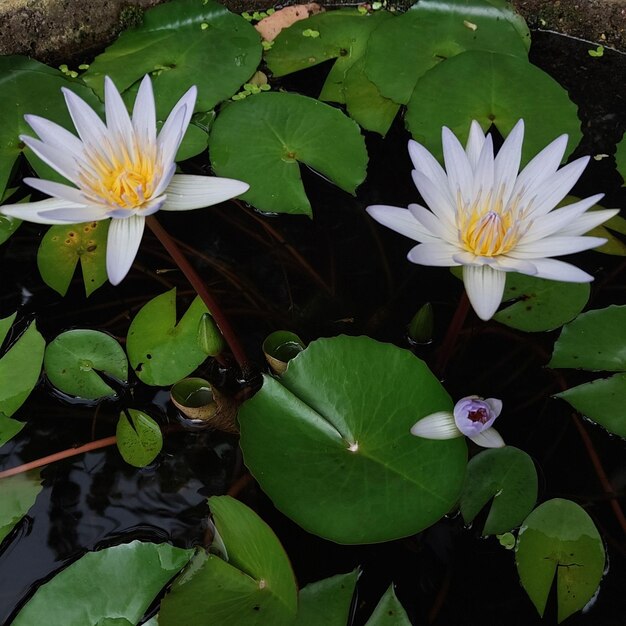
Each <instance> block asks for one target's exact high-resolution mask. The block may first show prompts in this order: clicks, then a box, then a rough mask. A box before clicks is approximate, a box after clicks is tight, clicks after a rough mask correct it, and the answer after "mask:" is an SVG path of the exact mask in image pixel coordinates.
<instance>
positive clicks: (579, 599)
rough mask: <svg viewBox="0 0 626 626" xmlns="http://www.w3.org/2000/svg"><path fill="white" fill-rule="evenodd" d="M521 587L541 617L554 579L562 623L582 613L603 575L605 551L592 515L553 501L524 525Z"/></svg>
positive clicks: (519, 561) (518, 555)
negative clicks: (577, 613)
mask: <svg viewBox="0 0 626 626" xmlns="http://www.w3.org/2000/svg"><path fill="white" fill-rule="evenodd" d="M515 560H516V563H517V571H518V573H519V577H520V581H521V583H522V586H523V587H524V589H525V590H526V593H528V595H529V596H530V599H531V600H532V602H533V604H534V605H535V608H536V609H537V611H538V612H539V615H541V616H543V613H544V611H545V608H546V604H547V602H548V595H549V593H550V588H551V587H552V581H553V579H554V577H555V575H556V591H557V602H558V621H559V623H561V622H562V621H563V620H564V619H566V618H567V617H569V616H570V615H572V613H575V612H576V611H580V609H582V608H583V607H584V606H585V605H586V604H587V602H589V600H590V599H591V598H592V596H593V594H594V593H595V592H596V589H597V588H598V585H599V584H600V580H601V578H602V573H603V571H604V562H605V555H604V546H603V544H602V539H601V537H600V535H599V533H598V531H597V529H596V527H595V525H594V523H593V521H592V520H591V518H590V517H589V515H587V513H586V512H585V511H584V510H583V509H582V508H581V507H580V506H578V505H577V504H575V503H574V502H570V501H569V500H561V499H559V498H555V499H554V500H548V502H544V503H543V504H542V505H540V506H538V507H537V508H536V509H535V510H534V511H533V512H532V513H531V514H530V515H529V516H528V517H527V518H526V520H525V521H524V524H523V526H522V528H521V529H520V533H519V537H518V540H517V548H516V551H515Z"/></svg>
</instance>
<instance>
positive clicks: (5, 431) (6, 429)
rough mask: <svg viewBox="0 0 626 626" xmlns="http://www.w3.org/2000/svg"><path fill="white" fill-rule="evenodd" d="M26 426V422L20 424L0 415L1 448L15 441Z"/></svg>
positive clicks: (2, 414)
mask: <svg viewBox="0 0 626 626" xmlns="http://www.w3.org/2000/svg"><path fill="white" fill-rule="evenodd" d="M24 426H26V423H25V422H18V421H17V420H13V419H11V418H10V417H7V416H6V415H5V414H4V413H0V446H3V445H4V444H5V443H6V442H7V441H10V440H11V439H13V437H15V435H17V434H18V433H19V432H20V431H21V430H22V428H24Z"/></svg>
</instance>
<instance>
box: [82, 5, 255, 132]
mask: <svg viewBox="0 0 626 626" xmlns="http://www.w3.org/2000/svg"><path fill="white" fill-rule="evenodd" d="M261 53H262V47H261V38H260V36H259V34H258V33H257V32H256V30H255V29H254V28H253V27H252V26H251V25H250V24H249V23H248V22H246V20H244V19H243V18H242V17H241V16H239V15H236V14H234V13H231V12H230V11H229V10H228V9H226V7H224V6H222V5H221V4H218V3H217V2H214V1H213V0H207V1H206V2H205V1H204V0H202V1H201V0H173V1H172V2H167V3H165V4H162V5H160V6H157V7H154V8H152V9H150V10H148V11H146V12H145V14H144V19H143V23H142V24H141V25H140V26H138V27H137V28H134V29H131V30H128V31H126V32H124V33H122V34H121V35H120V36H119V38H118V39H117V40H116V41H115V42H114V43H113V44H111V45H110V46H109V47H108V48H107V49H106V50H105V51H104V52H103V53H102V54H100V55H98V56H97V57H96V59H95V60H94V62H93V63H92V64H91V65H90V67H89V69H88V70H87V72H85V73H84V74H83V75H82V78H83V80H84V81H85V82H86V83H87V84H88V85H90V86H91V87H92V88H93V89H94V90H95V91H96V93H97V94H98V95H99V96H100V97H103V93H104V77H105V76H109V77H110V78H111V79H112V80H113V82H114V83H115V84H116V86H117V88H118V89H119V90H120V91H125V90H126V89H128V88H129V87H131V85H133V83H135V82H136V81H138V80H140V79H142V78H143V76H144V75H145V74H151V75H152V77H153V84H154V93H155V100H156V103H157V119H160V120H164V119H165V118H166V116H167V114H168V113H169V111H170V110H171V109H172V108H173V106H174V105H175V104H176V102H177V101H178V99H179V98H180V97H181V96H182V95H183V93H184V92H185V91H187V89H189V87H191V86H192V85H196V86H197V88H198V99H197V102H196V107H195V110H196V111H209V110H211V109H213V108H214V107H215V105H216V104H218V103H219V102H221V101H223V100H226V99H227V98H230V96H232V95H233V94H234V93H236V92H237V90H238V89H239V87H240V86H241V85H243V83H245V82H246V80H247V79H248V78H250V76H252V74H254V72H255V70H256V68H257V66H258V64H259V62H260V60H261Z"/></svg>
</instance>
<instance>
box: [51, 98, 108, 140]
mask: <svg viewBox="0 0 626 626" xmlns="http://www.w3.org/2000/svg"><path fill="white" fill-rule="evenodd" d="M61 91H62V92H63V96H64V97H65V104H66V105H67V110H68V111H69V113H70V116H71V118H72V122H74V126H75V127H76V131H77V132H78V135H79V136H80V138H81V139H82V140H83V142H84V143H85V144H87V146H89V148H91V149H101V147H102V146H103V144H105V143H107V142H106V141H105V139H106V137H107V128H106V126H105V125H104V122H103V121H102V120H101V119H100V117H99V115H98V114H97V113H96V112H95V111H94V110H93V109H92V108H91V107H90V106H89V105H88V104H87V103H86V102H85V101H84V100H83V99H82V98H79V97H78V96H77V95H76V94H75V93H74V92H73V91H70V90H69V89H66V88H65V87H61Z"/></svg>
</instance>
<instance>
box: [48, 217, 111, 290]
mask: <svg viewBox="0 0 626 626" xmlns="http://www.w3.org/2000/svg"><path fill="white" fill-rule="evenodd" d="M108 232H109V220H103V221H101V222H87V223H83V224H68V225H65V226H51V227H50V229H49V230H48V232H47V233H46V234H45V235H44V237H43V239H42V240H41V243H40V245H39V250H38V251H37V266H38V267H39V273H40V274H41V277H42V278H43V280H44V282H45V283H46V284H47V285H48V286H49V287H52V289H54V290H55V291H57V292H58V293H60V294H61V295H62V296H64V295H65V294H66V293H67V290H68V287H69V286H70V282H71V281H72V276H73V275H74V270H75V269H76V266H77V265H78V262H79V261H80V266H81V268H82V272H83V281H84V283H85V294H86V295H87V296H90V295H91V294H92V293H93V292H94V291H95V290H96V289H98V287H101V286H102V285H103V284H104V283H105V282H106V280H107V270H106V241H107V234H108Z"/></svg>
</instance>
